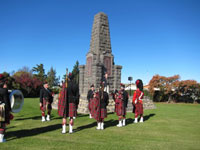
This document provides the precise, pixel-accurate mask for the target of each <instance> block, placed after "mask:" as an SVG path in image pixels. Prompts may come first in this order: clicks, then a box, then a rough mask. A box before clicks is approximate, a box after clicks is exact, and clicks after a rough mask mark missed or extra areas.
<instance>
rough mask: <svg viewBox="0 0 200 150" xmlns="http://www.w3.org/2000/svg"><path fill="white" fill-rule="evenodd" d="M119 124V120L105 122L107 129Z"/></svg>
mask: <svg viewBox="0 0 200 150" xmlns="http://www.w3.org/2000/svg"><path fill="white" fill-rule="evenodd" d="M117 124H118V120H113V119H110V120H108V121H105V122H104V126H105V128H109V127H113V126H116V125H117Z"/></svg>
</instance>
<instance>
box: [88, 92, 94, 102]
mask: <svg viewBox="0 0 200 150" xmlns="http://www.w3.org/2000/svg"><path fill="white" fill-rule="evenodd" d="M93 95H94V91H92V90H91V89H90V90H89V91H88V94H87V100H88V102H90V99H91V98H93Z"/></svg>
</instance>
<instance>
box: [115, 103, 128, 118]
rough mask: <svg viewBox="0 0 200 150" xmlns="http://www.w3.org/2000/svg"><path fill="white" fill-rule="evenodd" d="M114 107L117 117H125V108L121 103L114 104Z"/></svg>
mask: <svg viewBox="0 0 200 150" xmlns="http://www.w3.org/2000/svg"><path fill="white" fill-rule="evenodd" d="M115 106H116V114H117V116H124V115H126V107H124V104H123V102H121V103H118V104H115Z"/></svg>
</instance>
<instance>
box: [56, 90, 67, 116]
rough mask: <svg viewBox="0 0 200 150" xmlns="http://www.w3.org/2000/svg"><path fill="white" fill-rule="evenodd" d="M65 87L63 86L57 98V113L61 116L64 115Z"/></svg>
mask: <svg viewBox="0 0 200 150" xmlns="http://www.w3.org/2000/svg"><path fill="white" fill-rule="evenodd" d="M66 96H67V95H66V88H65V87H63V88H62V90H61V92H60V94H59V98H58V115H59V116H61V117H66V103H67V100H66Z"/></svg>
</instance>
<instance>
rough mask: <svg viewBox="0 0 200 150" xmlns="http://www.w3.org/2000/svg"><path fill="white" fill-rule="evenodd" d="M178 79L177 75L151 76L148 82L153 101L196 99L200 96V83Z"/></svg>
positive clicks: (188, 100) (189, 100) (187, 100)
mask: <svg viewBox="0 0 200 150" xmlns="http://www.w3.org/2000/svg"><path fill="white" fill-rule="evenodd" d="M179 79H180V76H179V75H174V76H171V77H165V76H159V75H155V76H153V78H152V79H151V81H150V83H149V91H150V93H151V94H152V95H153V97H154V101H168V102H171V101H174V102H176V101H184V102H191V100H192V102H194V101H196V100H197V99H198V98H199V97H200V84H199V83H197V82H196V81H194V80H184V81H179ZM181 99H182V100H181ZM185 99H186V100H185Z"/></svg>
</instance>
